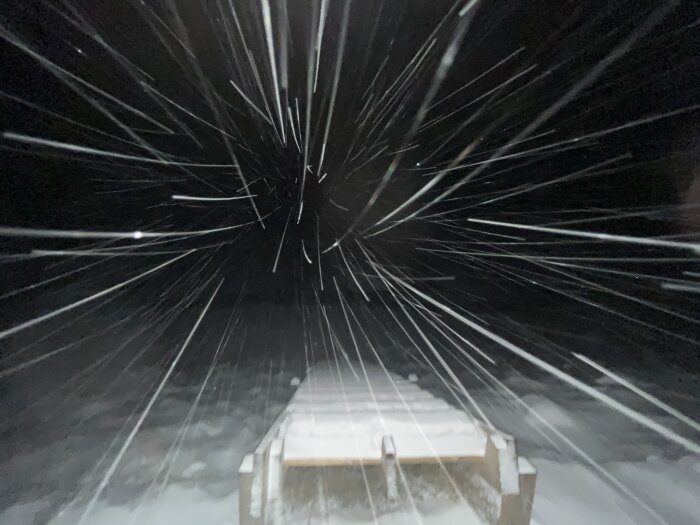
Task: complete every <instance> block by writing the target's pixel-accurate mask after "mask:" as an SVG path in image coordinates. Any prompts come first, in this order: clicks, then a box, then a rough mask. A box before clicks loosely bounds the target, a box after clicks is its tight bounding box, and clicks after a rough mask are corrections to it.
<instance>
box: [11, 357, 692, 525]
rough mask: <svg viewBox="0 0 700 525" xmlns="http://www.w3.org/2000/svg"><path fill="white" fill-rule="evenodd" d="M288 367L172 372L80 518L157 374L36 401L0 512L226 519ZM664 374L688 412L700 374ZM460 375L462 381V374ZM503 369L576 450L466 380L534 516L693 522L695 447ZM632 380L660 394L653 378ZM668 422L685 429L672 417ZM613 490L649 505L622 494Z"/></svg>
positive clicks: (116, 519)
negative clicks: (508, 441) (517, 457)
mask: <svg viewBox="0 0 700 525" xmlns="http://www.w3.org/2000/svg"><path fill="white" fill-rule="evenodd" d="M396 371H397V372H398V373H401V374H402V375H404V376H405V375H407V374H408V372H410V371H417V369H416V368H415V367H412V366H411V365H405V366H403V367H402V368H401V369H400V370H396ZM296 372H298V371H296ZM294 373H295V370H294V367H290V366H289V365H285V367H284V370H282V371H280V367H279V364H277V363H273V364H271V365H270V364H269V363H268V364H267V365H256V366H252V365H251V366H247V365H240V366H238V367H237V368H225V367H223V368H221V367H220V368H218V369H217V370H216V371H215V372H214V373H213V374H212V375H211V376H210V378H209V380H208V381H207V382H206V384H205V385H204V387H203V388H202V380H203V377H204V376H205V375H206V370H205V371H204V374H202V375H199V376H196V374H192V377H191V378H189V377H184V376H178V377H176V378H175V380H174V381H173V382H172V383H171V384H170V386H168V387H167V389H166V390H165V391H164V392H163V394H162V397H161V398H160V400H159V401H158V403H157V404H156V405H155V407H154V410H153V411H152V413H151V414H150V416H149V417H148V418H147V419H146V421H145V423H144V426H143V427H142V428H141V430H140V431H139V432H138V434H137V435H136V437H135V439H134V441H133V443H132V444H131V446H130V447H129V449H128V450H127V452H126V454H125V456H124V457H123V458H122V460H121V461H120V462H119V465H118V467H117V469H116V470H115V471H114V475H113V476H112V477H111V480H110V482H109V484H108V485H107V488H106V490H105V491H104V492H103V494H102V496H101V498H100V499H99V501H98V502H97V503H96V505H95V506H94V507H93V509H92V511H91V512H90V513H89V515H87V517H86V519H85V520H84V521H83V522H81V518H82V516H83V513H84V509H85V508H86V506H87V505H88V504H89V502H90V499H91V498H92V496H93V494H94V492H95V488H96V487H97V486H98V485H99V483H100V481H101V480H102V479H103V477H104V476H105V473H106V472H107V469H108V467H109V465H110V464H111V463H112V462H113V460H114V458H115V455H116V453H117V451H118V449H119V448H120V447H121V445H122V443H123V442H124V440H125V438H126V436H127V435H128V433H129V431H130V430H131V428H133V426H134V424H135V422H136V420H137V418H138V415H139V414H140V413H141V411H142V410H143V407H144V403H145V399H146V396H145V395H144V393H145V392H146V391H148V389H150V388H152V387H153V386H154V385H155V384H156V383H157V380H158V377H159V376H158V372H157V371H156V370H150V371H141V372H129V373H128V374H125V375H122V376H120V377H119V378H118V379H119V380H118V381H112V382H107V383H105V384H104V385H103V388H102V390H103V391H105V392H106V393H104V394H103V395H102V396H96V395H95V396H93V395H88V393H87V392H82V394H81V393H80V392H73V393H71V394H65V395H62V396H61V397H60V398H55V399H54V398H52V399H51V400H50V401H49V402H46V400H44V401H43V402H41V403H39V404H38V405H35V406H34V408H33V409H32V410H31V411H29V412H28V415H25V416H24V419H22V421H21V424H18V425H17V426H16V427H15V430H14V431H12V432H11V433H9V434H8V435H6V436H5V437H4V441H5V443H4V444H3V447H1V448H2V454H1V456H0V460H1V464H0V480H2V483H0V487H2V488H1V489H0V490H1V492H0V498H1V499H0V504H1V505H2V508H3V509H4V510H1V511H0V523H1V524H3V525H4V524H8V525H25V524H27V525H30V524H31V525H38V524H45V523H50V524H51V525H76V524H78V523H84V524H86V525H88V524H89V525H127V524H148V525H160V524H163V525H165V524H168V525H186V524H187V525H189V524H197V525H225V524H235V523H237V522H238V494H237V487H238V480H237V469H238V465H239V463H240V460H241V458H242V457H243V455H244V454H245V453H246V452H248V451H249V450H251V449H252V448H253V447H254V445H255V443H256V441H257V440H258V439H259V438H260V436H261V435H262V434H263V432H264V431H265V430H266V428H267V427H268V426H269V424H270V423H271V422H272V421H273V420H274V418H275V416H276V415H277V413H278V412H279V411H280V410H281V409H282V408H283V407H284V405H285V404H286V402H287V400H288V399H289V397H290V396H291V394H292V388H291V387H290V386H289V380H290V379H291V377H292V376H293V375H294ZM195 376H196V377H195ZM672 377H673V381H674V383H673V391H674V392H675V394H673V397H672V398H670V399H669V398H668V396H666V397H665V398H664V399H666V400H667V401H669V402H671V403H673V404H674V405H675V406H677V407H679V408H681V409H682V410H686V411H690V413H689V415H690V416H691V417H695V418H697V416H698V414H697V410H698V406H697V405H698V403H697V398H696V395H694V394H693V392H697V391H700V378H698V377H697V376H693V375H690V374H686V375H682V374H680V375H679V374H677V373H676V374H674V375H673V376H672ZM464 379H465V382H467V384H469V381H470V380H469V378H468V377H467V376H466V374H465V378H464ZM503 380H504V382H505V384H506V385H507V386H508V387H509V388H511V389H512V390H513V391H514V392H515V393H517V395H518V396H521V398H522V400H523V401H524V402H525V403H526V404H527V405H528V406H529V407H530V408H532V409H534V410H535V411H536V412H537V414H539V416H541V417H542V418H543V419H545V420H546V422H547V423H548V424H549V425H551V427H552V428H553V429H554V430H556V431H558V432H560V433H561V434H563V435H564V436H565V437H566V438H568V439H569V440H571V442H572V443H574V444H575V445H576V446H578V447H580V449H581V452H583V453H585V454H586V455H587V457H588V459H584V458H583V457H582V456H581V455H580V454H578V453H577V452H575V451H573V450H572V449H571V448H570V447H568V446H567V445H566V444H565V443H564V442H563V441H562V440H561V439H560V438H559V437H557V436H555V435H554V434H553V432H552V428H550V429H546V428H544V427H543V425H542V423H541V421H539V420H538V418H537V417H536V416H534V415H533V414H532V413H530V412H528V411H527V410H526V409H524V408H523V406H522V405H517V404H516V405H514V404H513V403H512V400H509V399H506V398H505V397H503V396H498V395H496V394H494V393H493V392H492V391H487V390H486V389H484V388H483V387H482V388H479V387H478V385H473V386H472V385H469V386H470V387H471V392H472V393H473V395H474V396H475V398H476V400H477V401H478V402H479V404H481V405H482V407H483V408H484V410H485V412H486V413H487V415H488V417H489V418H492V420H493V422H494V424H495V425H496V426H497V427H499V428H501V429H502V430H504V431H507V432H509V433H512V434H514V435H515V436H516V437H517V439H518V447H519V453H520V454H522V455H525V456H527V457H529V458H530V459H531V460H532V462H533V463H534V464H535V466H536V467H537V469H538V480H537V492H536V496H535V506H534V514H533V523H535V524H538V525H561V524H566V525H584V524H586V525H589V524H630V525H632V524H635V525H644V524H652V523H664V520H665V522H667V523H669V524H672V525H691V524H698V523H700V497H699V495H700V458H698V457H692V456H689V455H688V454H687V453H686V454H684V453H683V451H682V450H681V449H678V448H676V447H674V446H671V445H669V444H668V442H666V441H664V440H663V439H661V438H659V437H658V436H656V435H654V434H651V433H650V432H649V431H647V430H644V429H643V428H641V427H639V426H638V425H635V424H633V423H631V422H629V421H628V420H627V419H624V418H623V417H622V416H618V415H614V414H612V413H611V412H610V411H609V410H607V409H605V408H603V407H601V405H600V404H599V403H597V402H595V401H592V400H590V399H587V398H585V397H583V395H582V394H580V393H576V392H573V391H571V390H570V389H568V388H565V387H564V386H562V385H561V384H559V383H557V382H556V381H555V380H552V379H533V378H527V377H524V376H521V375H518V374H515V373H511V374H510V375H506V376H505V377H504V378H503ZM420 383H421V385H422V386H424V387H426V388H428V389H430V390H432V391H433V392H434V393H436V394H438V395H441V396H443V397H445V398H446V399H448V400H450V401H452V400H451V399H450V397H449V393H448V392H447V389H446V387H445V386H444V384H443V383H442V382H441V381H440V380H439V379H438V378H437V377H435V376H433V375H430V374H428V373H425V372H422V373H421V375H420ZM596 386H597V387H598V388H600V389H603V390H604V391H605V392H606V393H608V394H610V395H613V396H614V397H615V398H616V399H619V400H622V401H624V402H625V403H626V404H628V405H630V406H632V407H636V408H639V409H643V410H644V411H645V412H646V413H649V414H654V416H655V419H656V420H657V421H660V422H662V423H663V424H667V425H669V426H671V427H674V426H676V425H677V423H675V422H674V421H673V420H672V419H670V418H668V417H663V416H661V415H659V414H657V413H656V412H655V411H654V410H653V407H650V406H649V405H647V404H645V403H644V402H643V401H641V400H640V399H639V398H638V397H636V396H635V395H633V394H631V393H629V392H627V391H625V390H624V389H622V388H621V387H619V386H615V385H612V384H611V383H610V381H609V380H604V379H601V380H599V381H598V383H597V385H596ZM644 386H645V387H646V388H647V389H650V390H651V391H652V392H655V393H656V394H657V395H660V396H661V397H664V396H663V391H662V390H661V388H660V387H659V386H654V385H652V384H645V385H644ZM682 392H688V394H687V395H683V394H682ZM693 410H694V411H695V412H696V413H692V411H693ZM679 430H683V431H684V432H685V429H683V428H682V427H681V428H679ZM686 434H687V432H686ZM602 472H606V473H608V474H609V475H612V476H614V478H615V479H617V480H618V481H619V483H620V485H619V486H618V487H617V488H615V487H613V485H612V482H610V481H606V480H605V474H602ZM621 487H622V488H621ZM625 490H629V491H630V493H631V494H633V495H634V496H636V497H638V498H639V500H641V501H643V502H645V503H646V504H647V505H648V506H649V508H650V509H652V511H649V510H646V509H645V508H644V506H643V505H642V504H640V503H639V501H635V499H633V497H632V496H630V495H626V494H624V493H623V492H624V491H625ZM419 503H420V507H421V511H422V513H423V515H424V520H423V523H431V524H453V523H456V522H457V516H459V512H460V509H459V508H456V507H454V506H446V505H444V504H440V503H439V502H435V501H431V500H429V499H428V498H426V500H425V501H423V502H419ZM654 513H656V514H657V517H654ZM369 518H370V516H368V512H367V509H346V510H345V511H343V512H342V513H337V514H336V515H334V516H333V517H332V518H331V519H330V520H329V523H342V524H348V523H365V522H367V521H371V520H369ZM379 522H380V523H382V524H389V523H413V522H414V518H413V514H410V513H408V514H406V513H404V514H401V513H395V514H388V515H383V516H381V517H380V520H379Z"/></svg>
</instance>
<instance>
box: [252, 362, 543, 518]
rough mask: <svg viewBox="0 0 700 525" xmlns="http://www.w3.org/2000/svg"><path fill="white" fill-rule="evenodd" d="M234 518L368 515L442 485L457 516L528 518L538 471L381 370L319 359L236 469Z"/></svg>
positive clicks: (509, 442) (498, 439)
mask: <svg viewBox="0 0 700 525" xmlns="http://www.w3.org/2000/svg"><path fill="white" fill-rule="evenodd" d="M240 478H241V479H240V487H241V488H240V506H239V512H240V523H241V525H263V524H266V525H267V524H276V525H279V524H281V523H287V522H289V521H290V520H291V518H290V516H292V515H294V513H299V512H301V513H303V514H304V517H305V522H313V521H314V520H318V521H321V522H322V521H324V515H325V514H326V513H327V512H329V509H330V508H331V507H332V506H334V505H337V504H340V505H363V506H365V507H368V506H370V507H371V509H372V514H374V515H375V517H376V515H377V514H380V513H381V512H383V511H384V510H389V509H395V508H397V507H406V508H411V507H413V508H415V504H414V502H415V500H416V499H420V498H423V497H424V496H425V494H426V493H427V492H431V491H434V492H439V493H440V494H441V495H443V496H445V497H446V498H447V499H451V500H454V501H457V502H461V503H462V504H465V505H463V506H464V507H465V508H469V511H468V514H469V516H466V515H465V516H464V518H465V520H464V521H463V523H477V522H478V523H483V524H488V525H527V524H529V523H530V514H531V511H532V500H533V495H534V491H535V478H536V473H535V470H534V468H533V467H532V466H531V465H530V464H529V463H528V462H527V460H525V459H523V458H518V457H517V456H516V452H515V444H514V441H513V439H512V438H511V437H510V436H507V435H505V434H502V433H500V432H498V431H495V430H492V429H487V428H486V427H485V426H484V425H482V424H481V423H479V422H477V421H475V420H474V419H472V418H471V417H470V416H469V415H468V414H466V413H465V412H464V411H462V410H459V409H456V408H454V407H452V406H450V405H449V404H447V403H446V402H445V401H443V400H441V399H438V398H436V397H434V396H433V395H432V394H430V393H429V392H427V391H425V390H423V389H421V388H420V387H418V386H417V385H416V384H415V383H413V382H411V381H408V380H405V379H403V378H401V377H398V376H396V375H393V374H389V373H387V372H386V371H385V370H383V369H381V368H378V367H368V366H365V367H362V366H360V365H355V366H352V367H351V366H349V365H348V364H345V365H344V366H338V365H336V364H330V363H327V364H322V365H317V366H316V367H314V368H313V369H311V370H310V371H309V373H308V376H307V377H306V379H305V380H304V381H303V382H301V384H300V385H299V387H298V389H297V391H296V393H295V394H294V396H293V397H292V399H291V401H290V402H289V404H288V406H287V407H286V409H285V410H283V412H282V413H281V414H280V416H279V417H278V419H277V420H276V421H275V423H274V424H273V425H272V427H271V428H270V429H269V431H268V432H267V434H266V435H265V436H264V437H263V439H262V440H261V442H260V444H259V445H258V447H257V448H256V450H255V451H254V452H253V453H251V454H248V455H247V456H246V457H245V458H244V460H243V462H242V463H241V466H240Z"/></svg>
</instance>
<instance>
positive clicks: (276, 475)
mask: <svg viewBox="0 0 700 525" xmlns="http://www.w3.org/2000/svg"><path fill="white" fill-rule="evenodd" d="M266 503H267V505H266V506H267V509H266V512H265V524H266V525H281V523H282V440H281V439H273V440H272V443H271V444H270V450H269V452H268V458H267V502H266Z"/></svg>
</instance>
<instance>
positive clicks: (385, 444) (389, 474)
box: [382, 436, 399, 502]
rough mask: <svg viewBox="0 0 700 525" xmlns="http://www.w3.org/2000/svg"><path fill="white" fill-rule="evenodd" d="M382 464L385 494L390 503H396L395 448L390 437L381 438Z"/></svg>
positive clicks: (397, 493) (397, 492)
mask: <svg viewBox="0 0 700 525" xmlns="http://www.w3.org/2000/svg"><path fill="white" fill-rule="evenodd" d="M382 462H383V465H384V476H385V478H386V494H387V499H388V500H389V501H390V502H394V501H396V499H397V498H398V495H399V491H398V487H397V486H396V447H395V446H394V440H393V438H392V437H391V436H383V437H382Z"/></svg>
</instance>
